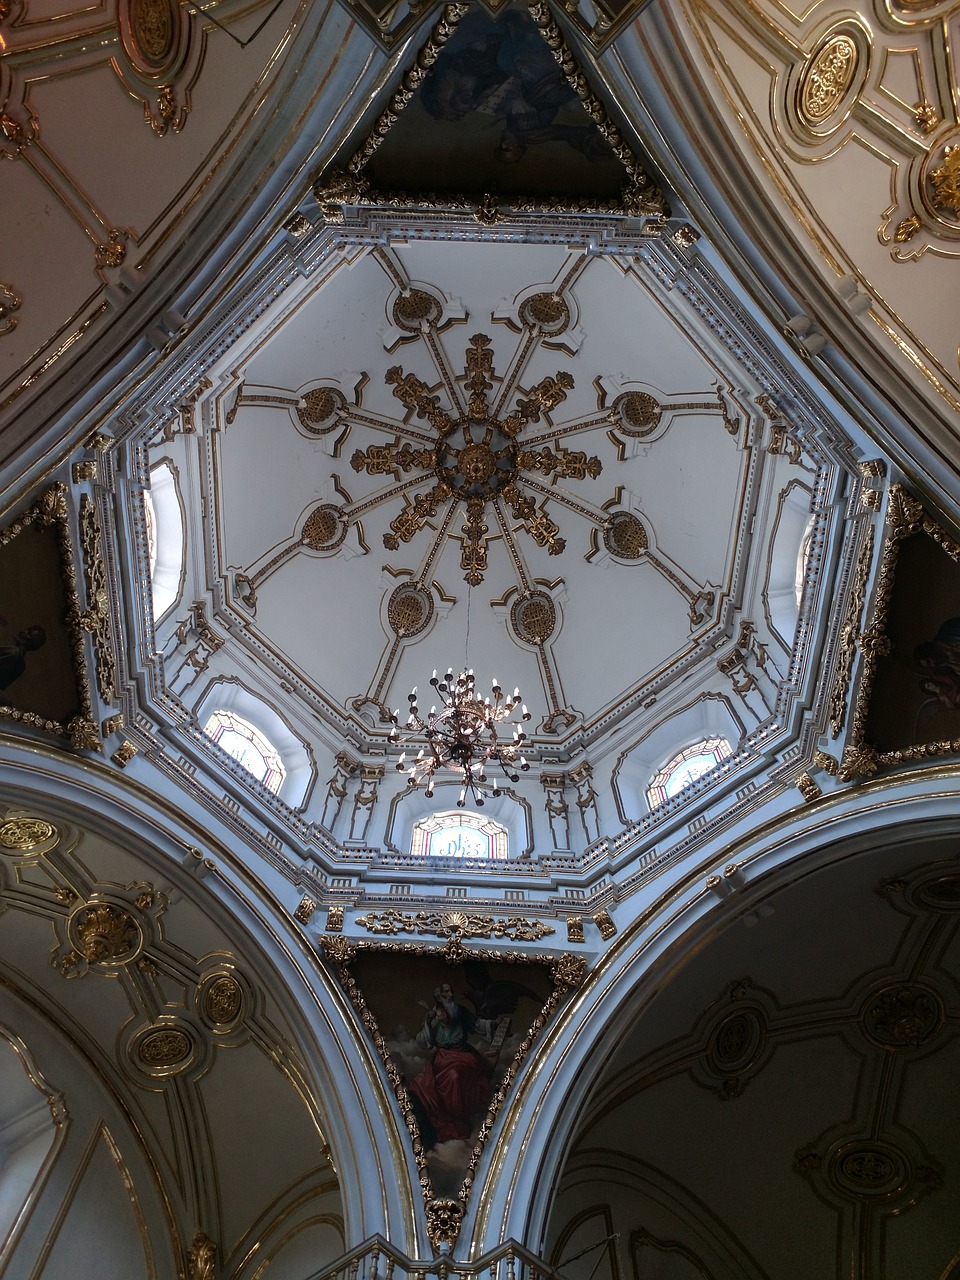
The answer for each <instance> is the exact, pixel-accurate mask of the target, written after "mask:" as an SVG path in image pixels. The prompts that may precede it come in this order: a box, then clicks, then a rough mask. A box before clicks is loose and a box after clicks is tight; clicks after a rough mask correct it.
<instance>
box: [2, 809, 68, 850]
mask: <svg viewBox="0 0 960 1280" xmlns="http://www.w3.org/2000/svg"><path fill="white" fill-rule="evenodd" d="M59 838H60V836H59V832H58V831H57V828H56V827H55V826H54V825H53V823H52V822H47V821H46V820H45V819H44V818H8V819H7V820H6V822H5V823H4V824H3V826H0V848H3V849H12V850H14V851H15V852H18V853H21V852H25V851H26V850H28V849H36V848H38V847H39V846H40V845H42V844H48V843H49V842H50V841H51V840H52V841H53V842H54V844H56V842H57V840H59ZM50 847H51V848H52V847H53V845H51V846H50Z"/></svg>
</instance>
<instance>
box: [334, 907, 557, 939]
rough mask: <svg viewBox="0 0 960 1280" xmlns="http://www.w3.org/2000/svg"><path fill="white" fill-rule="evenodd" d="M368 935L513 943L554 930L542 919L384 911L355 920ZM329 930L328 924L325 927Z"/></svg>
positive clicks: (537, 937) (547, 934)
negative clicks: (478, 939) (505, 940)
mask: <svg viewBox="0 0 960 1280" xmlns="http://www.w3.org/2000/svg"><path fill="white" fill-rule="evenodd" d="M356 922H357V924H358V925H361V926H362V927H363V928H364V929H366V930H367V931H368V932H369V933H385V934H391V935H396V934H398V933H414V934H421V935H422V934H433V935H434V936H436V937H439V938H486V939H487V940H489V939H491V938H509V939H510V940H511V941H513V942H538V941H539V940H540V939H541V938H546V937H548V936H549V935H550V934H551V933H554V932H555V930H554V928H553V926H552V925H549V924H544V922H543V921H542V920H528V919H525V918H524V917H523V916H506V917H501V916H476V915H470V914H468V913H467V912H466V911H399V910H397V909H396V908H388V909H386V910H384V911H370V912H368V913H367V914H366V915H363V916H358V917H357V921H356ZM328 928H329V925H328Z"/></svg>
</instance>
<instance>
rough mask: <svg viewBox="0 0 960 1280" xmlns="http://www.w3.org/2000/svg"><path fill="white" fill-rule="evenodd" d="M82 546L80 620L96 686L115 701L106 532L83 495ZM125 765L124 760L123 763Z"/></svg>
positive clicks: (81, 516)
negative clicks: (83, 593) (90, 647)
mask: <svg viewBox="0 0 960 1280" xmlns="http://www.w3.org/2000/svg"><path fill="white" fill-rule="evenodd" d="M80 546H81V549H82V551H83V567H84V578H85V585H86V590H87V600H88V602H89V605H90V607H89V608H88V609H86V610H85V611H84V612H83V614H82V615H81V620H82V623H83V627H84V630H86V631H89V632H90V634H91V635H92V637H93V651H94V658H95V666H96V673H97V687H98V688H99V690H100V696H101V698H103V700H104V702H113V700H114V698H115V696H116V679H117V667H116V658H115V657H114V652H113V634H112V627H111V622H110V598H109V595H108V593H107V570H106V564H105V563H104V559H103V529H102V527H101V524H100V516H99V514H98V512H97V506H96V503H95V502H94V501H93V499H92V498H91V496H90V494H88V493H85V494H83V496H82V497H81V499H80ZM124 745H125V746H127V745H129V744H124ZM98 746H99V744H98ZM131 754H132V753H131ZM114 761H115V763H118V764H119V763H120V761H118V760H116V755H114ZM126 763H127V761H126V760H125V761H124V762H123V764H126ZM122 767H123V765H121V768H122Z"/></svg>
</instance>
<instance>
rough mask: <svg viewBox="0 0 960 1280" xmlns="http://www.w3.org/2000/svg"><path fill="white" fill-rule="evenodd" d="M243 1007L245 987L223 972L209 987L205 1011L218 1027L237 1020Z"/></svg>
mask: <svg viewBox="0 0 960 1280" xmlns="http://www.w3.org/2000/svg"><path fill="white" fill-rule="evenodd" d="M242 1008H243V989H242V988H241V986H240V983H239V982H238V981H237V980H236V978H233V977H231V976H230V974H228V973H223V974H221V975H220V976H219V977H217V978H214V980H213V981H212V982H211V983H210V985H209V986H208V987H207V989H206V991H205V992H204V996H203V1012H204V1013H205V1014H206V1016H207V1018H208V1019H209V1021H210V1022H212V1023H213V1024H214V1026H217V1027H224V1026H229V1024H230V1023H232V1022H236V1020H237V1018H239V1016H240V1011H241V1009H242Z"/></svg>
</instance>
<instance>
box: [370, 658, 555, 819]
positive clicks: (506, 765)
mask: <svg viewBox="0 0 960 1280" xmlns="http://www.w3.org/2000/svg"><path fill="white" fill-rule="evenodd" d="M430 684H431V686H432V687H433V688H434V689H435V690H436V691H437V693H438V695H439V696H440V697H441V698H442V699H443V702H442V705H441V706H440V707H439V709H438V708H437V707H435V706H434V707H431V708H430V714H429V715H428V716H427V717H426V719H424V717H423V716H421V714H420V708H419V705H418V703H417V690H416V687H414V689H413V691H412V693H410V694H408V695H407V701H408V702H409V704H410V708H409V712H408V714H407V720H406V725H405V731H404V733H403V735H402V740H403V741H404V742H408V741H410V740H411V739H412V738H414V737H417V738H419V737H421V736H422V737H424V738H426V740H427V741H426V746H421V748H420V751H419V753H418V755H417V757H416V759H415V760H414V761H413V763H412V764H409V765H408V764H406V763H405V760H406V755H407V753H406V751H403V752H402V753H401V755H400V759H399V760H398V761H397V769H398V770H399V772H401V773H406V774H407V776H408V777H409V778H410V780H411V782H412V783H413V785H414V786H415V787H419V786H422V785H423V784H424V783H426V791H425V792H424V794H425V795H426V796H428V797H430V796H432V795H433V775H434V774H435V773H436V771H437V770H438V769H449V770H450V771H451V772H453V773H456V774H457V775H459V777H460V778H461V779H462V781H463V787H462V789H461V791H460V799H459V800H458V801H457V808H458V809H462V808H463V807H464V805H465V804H466V800H467V793H468V792H469V793H470V795H471V796H472V797H473V801H474V803H475V804H476V805H478V806H480V805H482V804H483V799H484V794H485V788H486V787H487V786H490V789H491V790H490V794H491V795H494V796H499V795H500V794H501V792H500V788H499V787H498V785H497V783H496V781H495V780H488V778H487V772H486V769H487V764H488V763H490V762H493V763H494V764H498V765H499V766H500V768H501V770H502V771H503V773H504V775H505V776H506V777H507V778H509V779H510V781H511V782H519V781H520V773H518V772H517V770H518V769H519V770H520V771H521V772H526V770H527V769H529V768H530V766H529V764H527V762H526V760H525V759H524V758H523V755H522V754H521V751H522V748H523V744H524V742H525V741H526V738H527V735H526V734H525V733H524V731H523V729H522V728H521V727H520V725H519V723H518V722H517V721H515V720H511V716H512V715H513V713H514V711H516V709H517V708H518V707H522V710H521V719H522V720H529V719H530V712H529V711H528V710H527V708H526V707H525V706H522V704H521V702H520V690H519V689H514V691H513V694H512V696H510V697H505V696H504V692H503V689H501V687H500V685H499V684H498V683H497V680H496V677H494V680H493V687H492V688H491V690H490V694H489V696H488V697H485V698H481V697H480V696H479V695H478V693H477V688H476V683H475V681H474V677H473V668H472V667H471V668H469V669H467V670H464V671H461V672H460V674H459V675H458V676H456V677H454V674H453V671H448V672H447V674H446V675H445V676H444V677H443V679H442V680H440V679H439V678H438V677H437V673H436V671H434V673H433V677H432V679H431V681H430ZM390 719H391V721H392V722H393V728H392V729H391V730H390V741H391V742H399V741H401V732H400V727H399V726H400V712H399V710H398V711H397V712H396V714H395V715H393V716H391V717H390ZM509 729H512V730H513V736H512V738H510V740H509V741H504V740H503V739H502V738H501V734H504V736H505V731H506V730H509Z"/></svg>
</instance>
